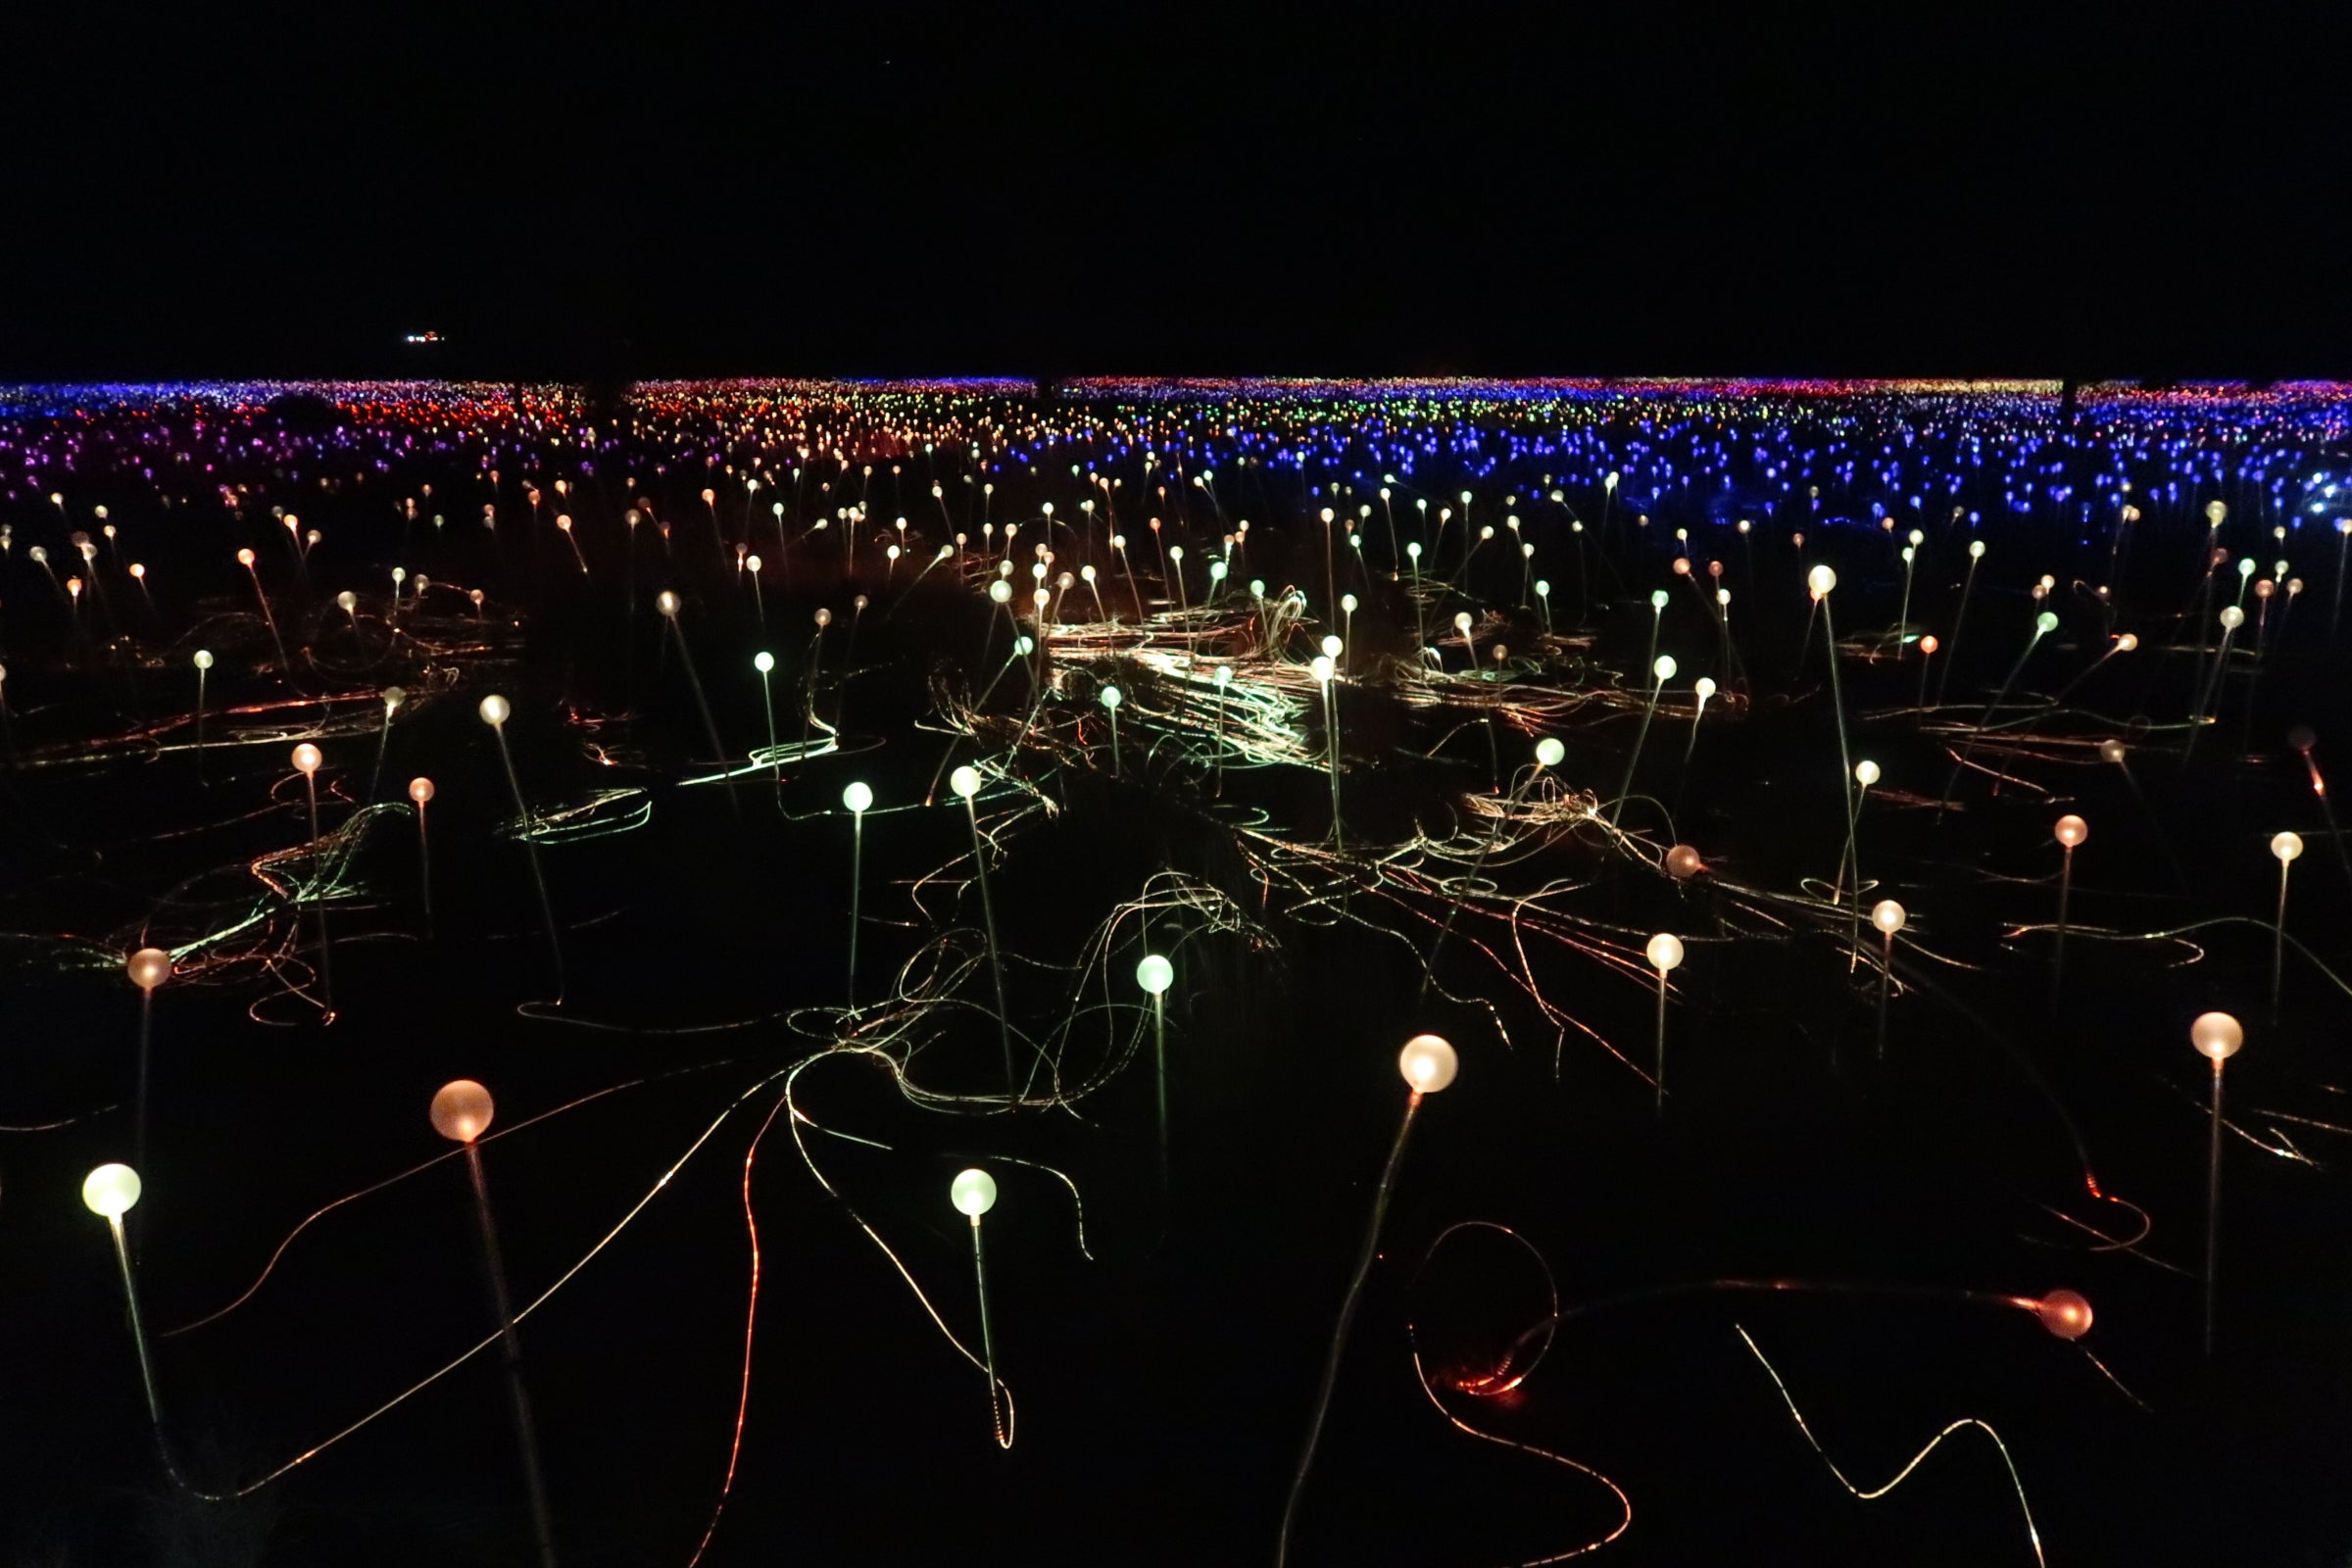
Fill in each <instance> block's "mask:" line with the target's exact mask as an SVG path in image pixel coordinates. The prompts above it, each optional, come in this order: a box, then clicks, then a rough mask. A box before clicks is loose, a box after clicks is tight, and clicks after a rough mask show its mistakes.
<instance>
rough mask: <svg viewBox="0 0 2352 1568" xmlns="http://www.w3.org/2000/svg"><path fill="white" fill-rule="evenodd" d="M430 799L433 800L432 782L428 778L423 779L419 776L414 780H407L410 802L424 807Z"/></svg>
mask: <svg viewBox="0 0 2352 1568" xmlns="http://www.w3.org/2000/svg"><path fill="white" fill-rule="evenodd" d="M432 798H433V781H432V780H431V779H429V778H425V777H423V776H422V775H419V776H417V777H416V778H413V779H411V780H409V799H410V800H412V801H415V802H416V803H417V805H418V806H422V805H424V804H425V803H426V802H427V801H430V800H431V799H432Z"/></svg>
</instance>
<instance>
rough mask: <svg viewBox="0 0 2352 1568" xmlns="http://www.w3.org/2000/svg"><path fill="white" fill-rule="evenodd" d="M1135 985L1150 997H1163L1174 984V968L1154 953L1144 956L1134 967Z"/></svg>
mask: <svg viewBox="0 0 2352 1568" xmlns="http://www.w3.org/2000/svg"><path fill="white" fill-rule="evenodd" d="M1135 983H1136V984H1137V985H1139V986H1142V987H1143V988H1144V990H1145V992H1146V993H1147V994H1149V995H1151V996H1154V997H1156V996H1161V995H1164V994H1165V993H1166V991H1167V989H1168V987H1170V986H1172V985H1174V984H1175V983H1176V966H1175V965H1174V964H1172V963H1170V962H1168V960H1167V959H1165V958H1163V957H1161V956H1159V955H1158V954H1156V953H1151V954H1146V955H1145V956H1144V960H1143V962H1141V963H1139V964H1137V965H1136V966H1135Z"/></svg>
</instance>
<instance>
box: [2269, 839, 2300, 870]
mask: <svg viewBox="0 0 2352 1568" xmlns="http://www.w3.org/2000/svg"><path fill="white" fill-rule="evenodd" d="M2271 853H2272V854H2273V855H2275V856H2277V857H2278V863H2279V864H2280V865H2289V864H2292V863H2293V862H2294V860H2295V858H2297V857H2299V856H2300V855H2302V853H2303V835H2302V834H2300V833H2280V834H2278V835H2276V836H2275V837H2273V838H2272V840H2271Z"/></svg>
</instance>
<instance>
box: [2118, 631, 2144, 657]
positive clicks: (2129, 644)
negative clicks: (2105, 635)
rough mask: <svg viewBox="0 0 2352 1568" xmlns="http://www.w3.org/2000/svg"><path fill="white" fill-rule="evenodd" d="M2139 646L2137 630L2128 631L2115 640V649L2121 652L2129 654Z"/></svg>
mask: <svg viewBox="0 0 2352 1568" xmlns="http://www.w3.org/2000/svg"><path fill="white" fill-rule="evenodd" d="M2138 646H2139V634H2138V633H2137V632H2131V631H2128V632H2126V633H2124V634H2123V635H2122V636H2121V637H2118V638H2117V639H2116V640H2115V651H2116V652H2117V653H2119V654H2128V653H2130V652H2131V650H2132V649H2134V648H2137V647H2138Z"/></svg>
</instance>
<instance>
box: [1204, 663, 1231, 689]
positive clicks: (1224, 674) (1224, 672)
mask: <svg viewBox="0 0 2352 1568" xmlns="http://www.w3.org/2000/svg"><path fill="white" fill-rule="evenodd" d="M1208 678H1209V679H1210V680H1212V681H1214V682H1216V684H1217V687H1218V689H1219V690H1223V689H1224V688H1225V687H1227V686H1230V685H1232V684H1233V666H1232V665H1231V664H1219V665H1218V666H1217V667H1216V670H1215V672H1214V673H1212V674H1211V675H1210V676H1209V677H1208Z"/></svg>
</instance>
